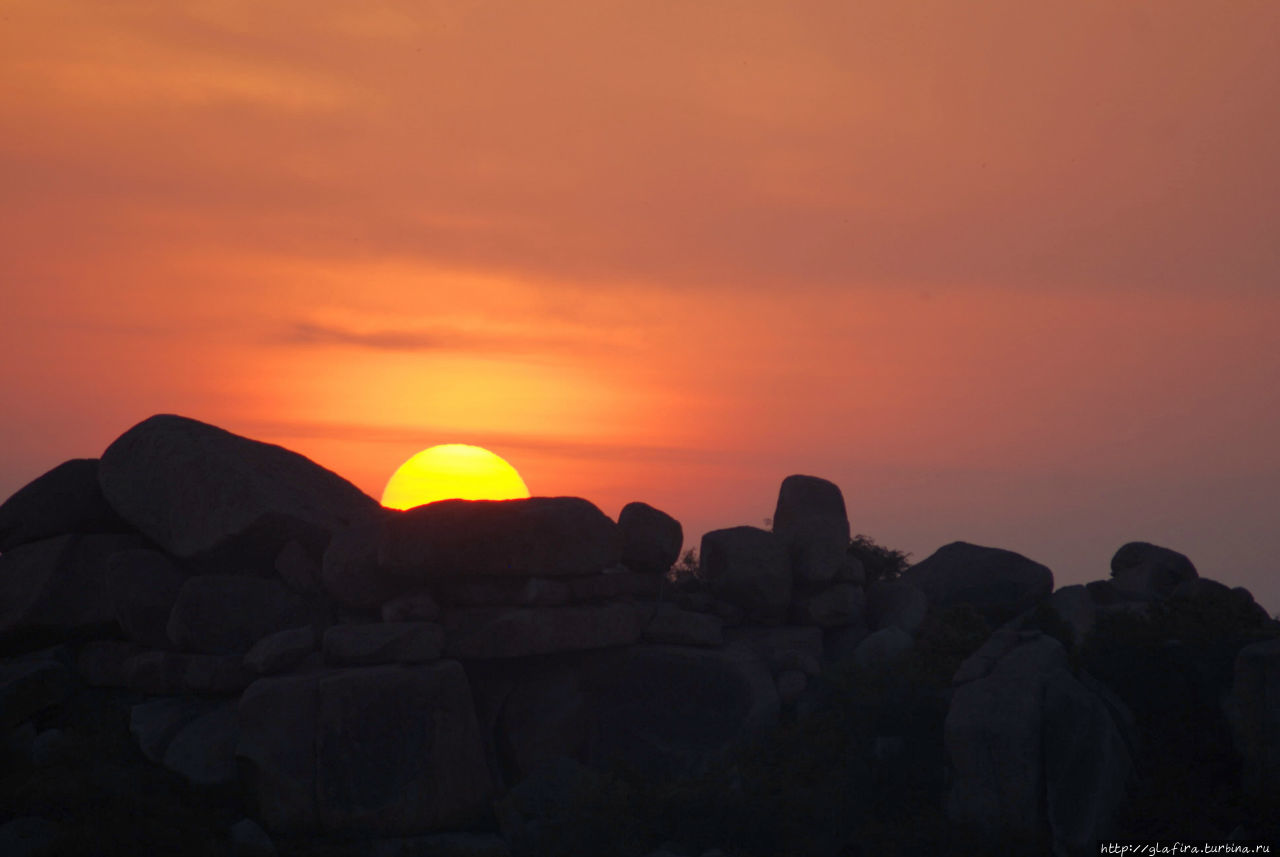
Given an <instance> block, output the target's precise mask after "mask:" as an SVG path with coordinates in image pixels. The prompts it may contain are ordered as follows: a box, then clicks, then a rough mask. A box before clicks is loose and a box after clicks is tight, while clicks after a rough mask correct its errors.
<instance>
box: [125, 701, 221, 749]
mask: <svg viewBox="0 0 1280 857" xmlns="http://www.w3.org/2000/svg"><path fill="white" fill-rule="evenodd" d="M216 707H217V705H216V703H212V702H206V701H204V700H195V699H190V698H188V697H182V696H160V697H156V698H154V699H149V700H147V701H146V702H140V703H138V704H137V705H134V706H133V707H132V708H130V709H129V732H130V734H132V735H133V738H134V740H135V741H137V742H138V749H139V750H141V751H142V755H144V756H146V757H147V758H148V759H150V760H151V761H152V762H155V763H156V764H163V762H164V754H165V751H166V750H168V749H169V744H170V743H171V742H172V741H173V738H174V736H175V735H177V734H178V732H179V730H181V729H182V727H184V726H186V725H187V724H188V723H190V722H191V721H193V720H195V719H196V718H198V717H203V716H204V715H206V714H208V713H209V712H211V711H213V710H214V708H216Z"/></svg>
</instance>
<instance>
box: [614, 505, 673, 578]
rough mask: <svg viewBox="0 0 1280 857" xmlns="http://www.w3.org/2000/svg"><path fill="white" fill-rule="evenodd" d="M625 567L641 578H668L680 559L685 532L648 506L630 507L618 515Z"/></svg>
mask: <svg viewBox="0 0 1280 857" xmlns="http://www.w3.org/2000/svg"><path fill="white" fill-rule="evenodd" d="M618 531H619V532H620V534H621V536H622V564H623V565H625V566H626V567H627V568H629V569H631V570H632V571H637V572H640V573H641V574H666V573H667V571H669V570H670V568H671V566H673V565H675V563H676V560H677V559H679V558H680V548H681V547H682V546H683V545H684V528H683V527H681V526H680V522H679V521H677V520H676V519H675V518H673V517H671V516H670V515H668V514H667V513H666V512H663V511H661V510H660V509H655V508H654V507H652V506H650V505H649V504H648V503H628V504H627V505H625V506H623V507H622V512H621V513H620V514H619V515H618Z"/></svg>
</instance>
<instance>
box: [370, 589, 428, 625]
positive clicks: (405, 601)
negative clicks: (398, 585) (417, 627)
mask: <svg viewBox="0 0 1280 857" xmlns="http://www.w3.org/2000/svg"><path fill="white" fill-rule="evenodd" d="M439 618H440V605H439V604H437V603H436V600H435V599H434V598H432V597H431V593H430V592H428V591H427V590H425V589H424V590H421V591H419V592H411V593H409V594H407V595H401V596H399V597H397V598H392V599H391V600H390V601H387V602H386V603H384V604H383V605H382V621H383V622H435V621H436V620H437V619H439Z"/></svg>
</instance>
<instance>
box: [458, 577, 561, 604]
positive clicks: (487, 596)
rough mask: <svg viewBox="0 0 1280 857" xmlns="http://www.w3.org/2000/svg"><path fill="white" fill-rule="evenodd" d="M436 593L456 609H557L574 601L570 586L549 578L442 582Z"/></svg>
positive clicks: (503, 578) (499, 578) (496, 578)
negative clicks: (499, 607)
mask: <svg viewBox="0 0 1280 857" xmlns="http://www.w3.org/2000/svg"><path fill="white" fill-rule="evenodd" d="M436 591H437V592H438V593H439V595H440V600H441V601H444V602H445V603H446V604H448V605H450V606H452V607H495V606H506V607H557V606H559V605H561V604H568V603H569V601H570V599H571V598H572V594H571V593H570V591H569V585H568V584H567V583H565V582H564V581H563V580H555V579H551V578H546V577H528V578H521V577H490V578H480V579H470V580H468V579H456V580H442V581H440V583H439V584H438V585H437V587H436Z"/></svg>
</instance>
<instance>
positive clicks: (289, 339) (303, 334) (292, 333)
mask: <svg viewBox="0 0 1280 857" xmlns="http://www.w3.org/2000/svg"><path fill="white" fill-rule="evenodd" d="M279 341H282V342H284V343H287V344H291V345H337V346H344V345H345V346H350V347H353V348H366V349H372V350H374V351H439V352H452V353H459V352H463V353H483V354H494V355H501V356H517V357H527V356H538V355H546V354H549V353H555V352H560V351H564V350H566V349H568V348H569V347H571V346H575V347H576V346H578V345H581V344H582V343H580V342H577V341H574V340H572V339H571V338H569V337H565V336H560V337H551V336H529V335H527V334H520V333H496V332H492V331H474V330H463V329H459V328H450V327H445V326H441V327H433V328H401V329H396V328H373V329H356V328H349V327H343V326H340V325H336V324H320V323H316V322H310V321H298V322H293V323H292V324H289V325H288V326H287V327H286V328H285V329H284V330H283V331H282V332H281V333H280V336H279Z"/></svg>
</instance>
